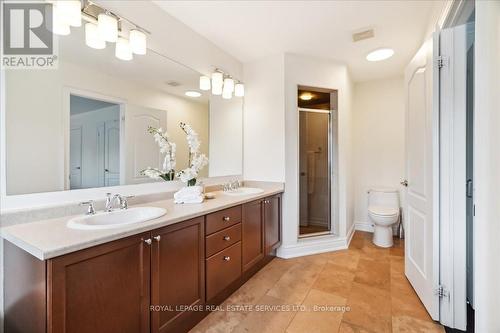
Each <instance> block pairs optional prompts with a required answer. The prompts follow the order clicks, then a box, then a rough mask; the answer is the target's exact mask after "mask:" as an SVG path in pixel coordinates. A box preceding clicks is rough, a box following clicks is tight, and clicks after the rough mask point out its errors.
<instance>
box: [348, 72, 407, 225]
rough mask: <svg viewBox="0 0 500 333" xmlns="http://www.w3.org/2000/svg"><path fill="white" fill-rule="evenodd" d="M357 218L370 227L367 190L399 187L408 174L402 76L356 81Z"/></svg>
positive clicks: (354, 104)
mask: <svg viewBox="0 0 500 333" xmlns="http://www.w3.org/2000/svg"><path fill="white" fill-rule="evenodd" d="M353 135H354V139H353V141H354V142H353V143H354V146H353V148H354V149H353V167H354V174H355V175H356V177H355V179H354V188H355V200H354V202H355V210H354V221H355V222H356V227H357V228H362V229H363V230H370V228H369V219H368V212H367V207H368V195H367V191H368V190H369V189H370V188H373V187H381V186H382V187H393V188H397V189H399V188H400V185H399V182H400V181H401V180H402V179H403V178H404V175H405V155H404V153H405V104H404V84H403V77H396V78H389V79H383V80H375V81H368V82H360V83H356V84H355V85H354V98H353Z"/></svg>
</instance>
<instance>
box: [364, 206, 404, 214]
mask: <svg viewBox="0 0 500 333" xmlns="http://www.w3.org/2000/svg"><path fill="white" fill-rule="evenodd" d="M368 211H369V212H370V213H372V214H374V215H380V216H393V215H397V214H398V213H399V209H398V208H394V207H384V206H370V207H368Z"/></svg>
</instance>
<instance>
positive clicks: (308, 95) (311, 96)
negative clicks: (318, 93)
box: [299, 92, 313, 101]
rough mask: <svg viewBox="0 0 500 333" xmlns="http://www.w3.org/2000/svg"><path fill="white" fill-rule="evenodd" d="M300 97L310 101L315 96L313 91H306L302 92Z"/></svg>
mask: <svg viewBox="0 0 500 333" xmlns="http://www.w3.org/2000/svg"><path fill="white" fill-rule="evenodd" d="M299 98H300V99H301V100H303V101H310V100H311V99H312V98H313V95H312V94H311V93H308V92H305V93H302V94H300V96H299Z"/></svg>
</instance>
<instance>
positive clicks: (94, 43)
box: [85, 22, 106, 50]
mask: <svg viewBox="0 0 500 333" xmlns="http://www.w3.org/2000/svg"><path fill="white" fill-rule="evenodd" d="M85 44H87V46H88V47H91V48H93V49H98V50H101V49H104V48H105V47H106V42H105V41H104V40H103V39H101V37H100V36H99V33H98V32H97V25H95V24H94V23H90V22H88V23H85Z"/></svg>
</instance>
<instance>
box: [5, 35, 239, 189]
mask: <svg viewBox="0 0 500 333" xmlns="http://www.w3.org/2000/svg"><path fill="white" fill-rule="evenodd" d="M199 77H200V74H199V73H198V72H196V71H193V70H191V69H190V68H187V67H185V66H183V65H180V64H179V63H177V62H174V61H172V60H170V59H168V58H166V57H165V56H163V55H161V54H158V53H156V52H154V51H152V50H148V52H147V54H146V55H142V56H139V55H137V56H135V57H134V59H133V60H132V61H122V60H119V59H117V58H116V57H115V55H114V49H113V48H112V47H111V46H110V45H108V47H107V48H105V49H103V50H96V49H92V48H89V47H87V46H86V45H85V35H84V27H83V26H82V27H80V28H72V32H71V34H70V35H69V36H62V37H60V38H59V63H58V68H57V69H52V70H33V69H29V70H28V69H27V70H9V69H6V70H5V83H6V84H5V86H4V87H3V88H2V89H4V90H5V96H6V99H5V109H4V110H5V119H6V178H7V182H6V192H7V195H16V194H27V193H38V192H52V191H61V190H71V189H83V188H94V187H102V186H114V185H128V184H140V183H147V182H153V181H158V180H152V179H150V178H148V177H147V176H145V175H144V174H142V173H141V171H142V170H144V169H145V168H148V167H153V168H161V167H162V162H163V156H162V154H161V153H160V151H159V149H158V145H157V144H156V142H155V141H154V138H153V136H152V135H151V134H150V133H148V132H147V128H148V126H153V127H156V128H162V129H163V130H166V131H167V132H168V134H169V136H170V138H171V139H172V141H174V142H175V143H176V144H177V154H176V156H177V163H176V171H179V170H182V169H184V168H186V167H187V166H188V159H189V156H188V145H187V142H186V136H185V133H184V132H183V131H182V129H181V128H180V127H179V123H181V122H185V123H188V124H189V125H191V126H192V128H193V129H194V130H195V131H196V132H197V133H198V134H199V138H200V141H201V147H200V153H203V154H205V155H207V156H208V158H209V167H206V168H204V169H203V170H202V171H201V173H200V174H199V178H203V177H208V176H223V175H239V174H241V173H242V171H241V170H242V168H241V164H242V147H241V146H242V130H241V128H242V99H241V98H233V99H232V100H229V101H228V100H223V99H222V98H221V97H220V96H210V92H203V91H200V90H199V89H198V84H199ZM187 91H198V92H200V93H201V95H200V96H199V97H188V96H186V94H185V93H186V92H187ZM209 133H210V135H209ZM228 152H230V153H228ZM212 154H213V157H212V156H211V155H212Z"/></svg>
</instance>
